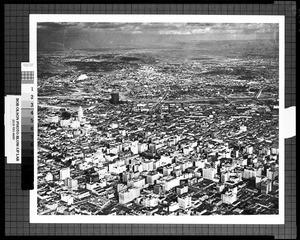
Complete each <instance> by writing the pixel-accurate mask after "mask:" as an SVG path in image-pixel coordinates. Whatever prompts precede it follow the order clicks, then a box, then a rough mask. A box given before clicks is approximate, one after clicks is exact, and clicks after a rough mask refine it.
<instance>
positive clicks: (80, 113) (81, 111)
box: [78, 106, 83, 122]
mask: <svg viewBox="0 0 300 240" xmlns="http://www.w3.org/2000/svg"><path fill="white" fill-rule="evenodd" d="M82 120H83V110H82V107H81V106H79V108H78V121H79V122H81V121H82Z"/></svg>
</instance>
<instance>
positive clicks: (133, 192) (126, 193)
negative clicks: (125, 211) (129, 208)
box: [119, 187, 140, 204]
mask: <svg viewBox="0 0 300 240" xmlns="http://www.w3.org/2000/svg"><path fill="white" fill-rule="evenodd" d="M139 196H140V188H135V187H133V188H128V189H126V190H123V191H121V192H119V203H121V204H125V203H128V202H131V201H132V200H134V199H135V198H137V197H139Z"/></svg>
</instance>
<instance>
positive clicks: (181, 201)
mask: <svg viewBox="0 0 300 240" xmlns="http://www.w3.org/2000/svg"><path fill="white" fill-rule="evenodd" d="M177 201H178V205H179V208H181V209H187V208H189V207H191V206H192V197H191V196H190V195H189V194H187V193H186V194H184V195H182V196H180V197H178V198H177Z"/></svg>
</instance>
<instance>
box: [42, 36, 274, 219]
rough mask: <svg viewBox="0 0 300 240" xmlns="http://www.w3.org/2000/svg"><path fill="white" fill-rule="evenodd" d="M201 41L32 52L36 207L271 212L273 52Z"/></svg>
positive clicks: (75, 211) (76, 211)
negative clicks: (193, 46)
mask: <svg viewBox="0 0 300 240" xmlns="http://www.w3.org/2000/svg"><path fill="white" fill-rule="evenodd" d="M202 44H203V46H204V47H203V48H204V49H206V50H207V52H205V51H204V54H203V51H202V52H201V51H198V52H197V51H196V50H193V51H190V52H183V51H182V50H168V49H167V50H156V51H155V50H147V49H101V50H91V49H81V50H72V51H68V50H65V51H56V52H53V51H51V52H39V53H38V65H39V67H38V71H39V72H38V74H39V75H38V178H37V181H38V183H37V184H38V191H37V194H38V214H41V215H138V216H140V215H176V216H177V215H239V214H242V215H246V214H278V190H279V189H278V180H279V179H278V177H279V176H278V167H279V166H278V160H279V150H278V56H277V54H276V51H275V53H274V51H273V52H272V51H271V50H269V52H268V54H266V51H264V50H265V49H261V48H264V46H265V48H267V47H269V45H270V44H268V43H265V42H264V41H262V40H259V41H257V40H252V41H250V40H249V41H247V40H243V41H230V42H229V41H219V42H218V43H211V42H205V41H203V43H202ZM217 44H218V47H219V49H220V48H222V47H223V48H222V51H219V52H218V51H217V50H214V46H216V45H217ZM264 44H265V45H264ZM220 46H221V47H220ZM224 46H226V47H224ZM258 46H259V47H258ZM232 48H234V51H233V53H232V52H230V51H232ZM208 49H209V50H208ZM236 49H243V51H241V50H236ZM235 51H236V53H235ZM277 51H278V50H277ZM220 52H221V53H220ZM213 53H214V54H213ZM237 53H238V54H237Z"/></svg>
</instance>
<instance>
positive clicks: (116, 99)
mask: <svg viewBox="0 0 300 240" xmlns="http://www.w3.org/2000/svg"><path fill="white" fill-rule="evenodd" d="M110 102H111V103H112V104H119V93H111V99H110Z"/></svg>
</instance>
